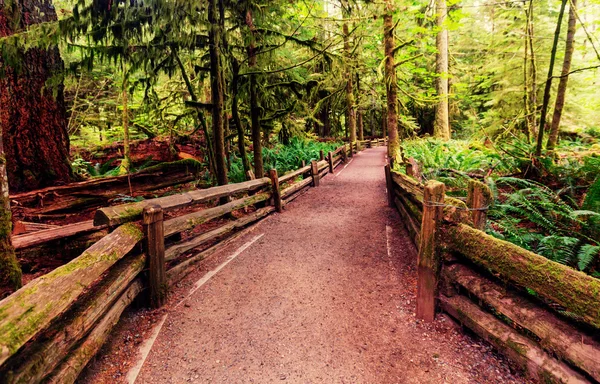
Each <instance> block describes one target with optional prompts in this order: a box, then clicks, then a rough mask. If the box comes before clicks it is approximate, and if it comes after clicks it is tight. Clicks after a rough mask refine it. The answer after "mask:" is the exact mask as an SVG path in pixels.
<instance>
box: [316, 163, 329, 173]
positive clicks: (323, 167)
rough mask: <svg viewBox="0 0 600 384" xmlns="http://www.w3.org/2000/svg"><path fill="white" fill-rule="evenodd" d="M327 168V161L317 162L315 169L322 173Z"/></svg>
mask: <svg viewBox="0 0 600 384" xmlns="http://www.w3.org/2000/svg"><path fill="white" fill-rule="evenodd" d="M328 166H329V163H327V160H322V161H319V162H317V168H318V169H319V172H320V171H322V170H323V169H325V168H327V167H328Z"/></svg>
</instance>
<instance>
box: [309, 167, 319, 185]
mask: <svg viewBox="0 0 600 384" xmlns="http://www.w3.org/2000/svg"><path fill="white" fill-rule="evenodd" d="M310 174H311V176H312V181H313V182H312V185H313V187H318V186H319V166H318V165H317V161H316V160H313V161H311V162H310Z"/></svg>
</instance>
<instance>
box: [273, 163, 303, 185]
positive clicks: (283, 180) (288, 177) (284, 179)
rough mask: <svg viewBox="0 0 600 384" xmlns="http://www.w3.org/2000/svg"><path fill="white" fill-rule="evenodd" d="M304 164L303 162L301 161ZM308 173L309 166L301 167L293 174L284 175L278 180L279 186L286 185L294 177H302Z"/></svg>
mask: <svg viewBox="0 0 600 384" xmlns="http://www.w3.org/2000/svg"><path fill="white" fill-rule="evenodd" d="M303 163H304V161H303ZM307 172H310V165H307V166H304V165H303V166H302V168H300V169H297V170H295V171H293V172H289V173H286V174H285V175H283V176H281V177H280V178H279V184H283V183H287V182H288V181H290V180H294V179H295V178H296V177H298V176H300V175H304V174H305V173H307Z"/></svg>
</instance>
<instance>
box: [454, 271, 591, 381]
mask: <svg viewBox="0 0 600 384" xmlns="http://www.w3.org/2000/svg"><path fill="white" fill-rule="evenodd" d="M443 273H444V275H445V276H446V277H447V280H449V281H454V282H456V283H458V284H459V285H460V286H461V287H463V288H464V289H466V290H467V291H469V292H470V293H471V294H473V295H475V297H477V299H478V300H479V301H480V302H484V303H485V304H486V305H487V306H489V307H491V308H493V310H494V312H495V313H498V314H501V315H502V318H506V319H508V320H510V321H511V322H512V324H514V325H516V326H518V327H519V328H521V329H525V330H527V331H528V332H529V333H530V334H533V335H535V336H536V338H537V340H539V344H540V345H541V347H542V348H543V349H545V350H546V351H548V352H549V353H550V354H552V355H555V356H557V357H558V358H560V359H561V360H564V361H567V362H568V363H570V364H571V365H573V366H575V367H577V368H579V369H582V370H583V371H585V372H587V374H588V375H590V376H591V377H593V378H594V379H595V380H597V381H599V382H600V343H599V342H598V341H596V340H595V339H594V338H593V337H590V336H589V335H587V334H585V333H582V332H581V331H579V330H578V329H576V328H575V327H573V326H572V325H570V324H569V323H567V322H566V321H564V320H562V319H559V318H558V317H557V316H555V315H554V314H552V313H550V312H549V311H547V310H545V309H543V308H541V307H540V306H538V305H536V304H535V303H533V302H532V301H531V300H528V299H526V298H524V297H522V296H521V295H518V294H517V293H515V292H513V291H511V290H509V289H507V288H505V287H502V286H500V285H499V284H496V283H495V282H493V281H491V280H489V279H486V278H484V277H482V276H481V275H479V274H478V273H476V272H475V271H473V270H472V269H470V268H468V267H466V266H464V265H461V264H454V265H450V266H448V267H444V271H443Z"/></svg>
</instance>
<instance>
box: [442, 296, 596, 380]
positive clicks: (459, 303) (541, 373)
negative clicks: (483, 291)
mask: <svg viewBox="0 0 600 384" xmlns="http://www.w3.org/2000/svg"><path fill="white" fill-rule="evenodd" d="M440 305H441V307H442V309H443V310H444V311H446V312H447V313H448V314H450V316H452V317H454V318H455V319H457V320H458V321H459V322H460V323H462V324H463V325H464V326H466V327H467V328H469V329H471V330H472V331H473V332H475V333H476V334H477V335H478V336H479V337H481V338H482V339H484V340H486V341H487V342H489V343H490V344H492V345H493V346H494V347H495V348H497V349H498V350H499V351H500V352H501V353H502V354H504V355H505V356H507V357H508V358H509V359H510V360H512V361H513V362H515V363H516V364H517V365H518V366H519V367H520V368H521V370H522V371H523V372H524V373H525V374H526V375H528V376H530V377H531V378H533V379H534V380H536V381H538V382H544V383H568V384H576V383H577V384H579V383H589V381H588V380H586V379H585V378H584V377H583V376H582V375H581V374H579V373H577V372H575V371H574V370H573V369H571V368H570V367H568V366H567V365H565V364H564V363H562V362H559V361H557V360H556V359H554V358H552V357H550V356H548V354H546V353H545V352H544V351H542V350H541V348H540V347H539V346H537V345H536V344H535V343H534V342H533V341H531V340H529V339H528V338H526V337H525V336H522V335H520V334H518V333H517V332H516V331H515V330H514V329H512V328H510V327H509V326H508V325H506V324H504V323H502V322H501V321H500V320H498V319H496V318H495V317H494V316H492V315H491V314H489V313H486V312H484V311H482V310H481V309H480V308H479V307H478V306H477V305H475V304H473V303H472V302H471V301H470V300H469V299H467V298H466V297H464V296H453V297H445V296H441V297H440Z"/></svg>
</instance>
